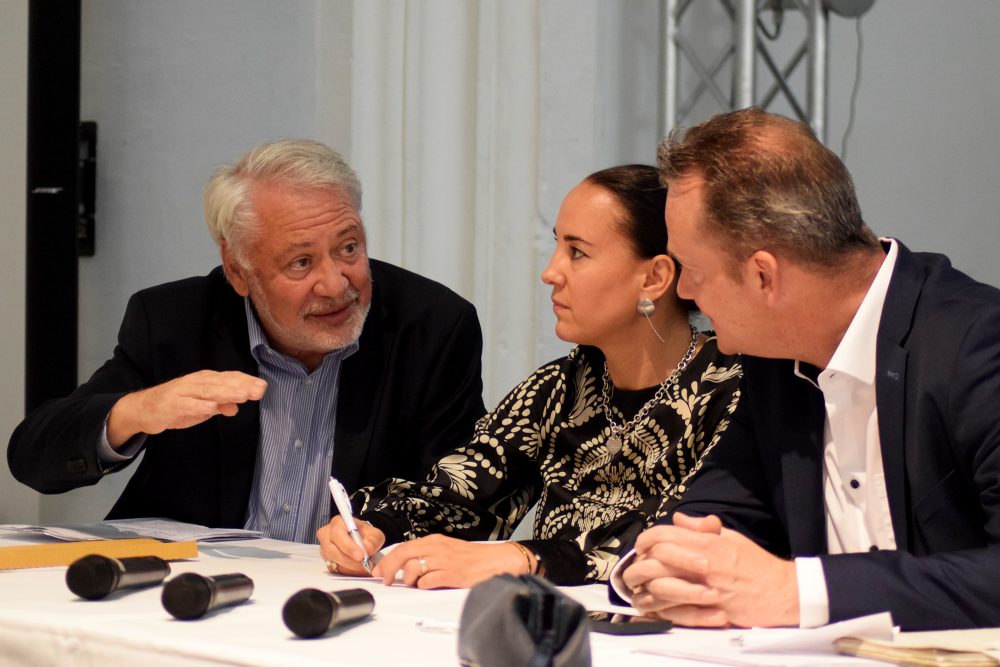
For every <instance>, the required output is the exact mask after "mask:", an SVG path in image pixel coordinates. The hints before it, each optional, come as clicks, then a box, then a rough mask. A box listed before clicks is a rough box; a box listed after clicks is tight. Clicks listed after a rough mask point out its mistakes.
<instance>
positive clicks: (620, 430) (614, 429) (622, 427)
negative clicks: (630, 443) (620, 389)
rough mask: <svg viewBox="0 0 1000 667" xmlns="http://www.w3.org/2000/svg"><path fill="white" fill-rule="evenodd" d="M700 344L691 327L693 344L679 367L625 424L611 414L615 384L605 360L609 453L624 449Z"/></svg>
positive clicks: (603, 401) (689, 361)
mask: <svg viewBox="0 0 1000 667" xmlns="http://www.w3.org/2000/svg"><path fill="white" fill-rule="evenodd" d="M697 345H698V331H697V330H696V329H695V328H694V327H691V344H690V345H688V349H687V352H685V353H684V356H683V357H681V360H680V361H679V362H677V367H676V368H674V370H673V372H672V373H671V374H670V375H668V376H667V379H665V380H664V381H663V382H661V383H660V388H659V389H657V390H656V393H655V394H653V398H651V399H649V400H648V401H646V403H645V405H643V406H642V407H641V408H639V411H638V412H637V413H635V417H632V419H630V420H629V421H627V422H625V423H624V424H619V423H618V422H616V421H615V419H614V417H612V416H611V394H612V392H613V391H614V385H612V384H611V378H610V377H609V375H608V362H607V360H605V361H604V387H603V389H602V391H601V402H602V407H603V408H604V415H605V417H607V419H608V426H610V427H611V436H610V437H609V438H608V443H607V447H608V453H609V454H610V455H611V456H615V455H617V454H618V452H620V451H621V450H622V443H624V442H625V438H627V437H630V436H631V435H632V432H633V431H634V430H635V427H636V426H638V424H639V422H641V421H642V420H643V419H645V418H646V415H647V414H649V411H650V410H652V409H653V406H654V405H656V404H657V403H659V402H660V401H661V400H662V399H663V397H664V395H665V394H666V393H667V389H669V388H670V386H671V385H674V384H677V379H678V378H679V377H680V376H681V373H683V372H684V369H685V368H687V367H688V364H689V363H691V357H693V356H694V348H695V347H696V346H697Z"/></svg>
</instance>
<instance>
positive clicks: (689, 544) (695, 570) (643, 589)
mask: <svg viewBox="0 0 1000 667" xmlns="http://www.w3.org/2000/svg"><path fill="white" fill-rule="evenodd" d="M635 548H636V555H637V558H636V561H635V562H634V563H633V564H632V565H631V566H629V567H628V568H627V569H626V570H625V572H624V577H623V578H624V582H625V585H626V586H628V587H629V589H630V590H632V591H633V596H632V604H633V605H634V606H635V607H636V608H637V609H639V610H640V611H642V612H644V613H646V614H650V615H655V616H659V617H661V618H668V619H670V620H672V621H674V622H675V623H677V624H679V625H689V626H726V625H736V626H741V627H750V626H781V625H792V626H794V625H798V623H799V599H798V581H797V579H796V572H795V564H794V563H793V562H792V561H788V560H783V559H781V558H778V557H777V556H774V555H772V554H770V553H768V552H767V551H765V550H764V549H762V548H761V547H759V546H758V545H757V544H755V543H754V542H752V541H751V540H749V539H747V538H746V537H744V536H743V535H741V534H739V533H737V532H736V531H733V530H729V529H727V528H722V524H721V522H720V521H719V519H718V518H717V517H714V516H709V517H705V518H695V517H689V516H685V515H684V514H680V513H677V514H675V515H674V525H672V526H654V527H653V528H650V529H649V530H647V531H645V532H644V533H642V534H641V535H640V536H639V538H638V540H636V545H635Z"/></svg>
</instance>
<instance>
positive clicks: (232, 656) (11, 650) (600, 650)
mask: <svg viewBox="0 0 1000 667" xmlns="http://www.w3.org/2000/svg"><path fill="white" fill-rule="evenodd" d="M40 541H50V538H42V537H25V536H23V535H14V534H12V533H8V532H7V531H3V530H0V545H5V544H25V543H34V542H40ZM199 552H200V556H199V559H198V560H197V561H178V562H174V563H171V576H176V575H177V574H180V573H183V572H197V573H199V574H202V575H213V574H225V573H230V572H241V573H243V574H246V575H247V576H249V577H250V578H251V579H253V581H254V593H253V596H252V597H251V599H250V600H249V601H247V602H246V603H244V604H242V605H239V606H236V607H231V608H228V609H224V610H220V611H217V612H213V613H212V614H209V615H208V616H206V617H205V618H203V619H200V620H195V621H178V620H175V619H173V618H172V617H171V616H170V615H169V614H167V612H166V611H164V609H163V606H162V604H161V603H160V595H161V592H162V587H159V586H157V587H152V588H148V589H142V590H136V591H131V592H122V593H117V594H114V595H112V596H111V597H109V598H107V599H105V600H99V601H87V600H81V599H79V598H77V597H76V596H74V595H73V594H72V593H71V592H70V591H69V589H67V587H66V582H65V573H66V568H65V567H57V568H40V569H29V570H10V571H0V666H2V667H6V666H7V665H11V666H13V665H17V666H18V667H23V666H25V665H59V666H66V665H87V666H94V667H97V666H100V667H106V666H108V665H141V666H143V667H160V666H163V667H168V666H169V667H174V666H177V665H184V666H189V665H206V666H208V665H212V666H219V665H248V666H274V667H279V666H280V667H286V666H288V665H302V666H310V665H324V666H329V665H344V666H357V667H387V666H390V665H391V666H396V665H414V666H417V667H420V666H424V665H426V666H428V667H430V666H434V667H440V666H441V665H457V664H458V652H457V634H456V633H455V632H454V630H451V631H448V630H445V631H440V630H439V631H428V630H425V629H421V627H420V626H419V625H418V624H419V622H420V621H430V622H433V623H434V624H438V625H444V626H448V625H451V626H455V625H457V622H458V619H459V615H460V613H461V609H462V604H463V602H464V600H465V596H466V594H467V591H464V590H442V591H421V590H416V589H412V588H407V587H404V586H398V585H397V586H391V587H386V586H384V585H382V584H381V582H375V581H373V580H369V579H356V578H346V577H336V576H333V575H330V574H328V573H327V572H326V570H325V568H324V566H323V562H322V561H321V560H320V558H319V549H318V547H316V546H310V545H302V544H293V543H289V542H279V541H276V540H266V539H261V540H240V541H233V542H217V543H202V544H200V545H199ZM353 587H362V588H366V589H368V590H370V591H371V592H372V594H373V595H374V596H375V614H374V616H373V617H372V618H371V619H370V620H368V621H364V622H361V623H358V624H354V625H349V626H346V627H344V628H342V629H339V630H334V631H332V632H330V633H328V634H326V635H324V636H322V637H320V638H317V639H299V638H297V637H295V636H294V635H293V634H292V633H291V632H290V631H289V630H288V629H287V628H286V627H285V625H284V623H283V622H282V619H281V609H282V607H283V605H284V603H285V601H286V600H287V599H288V597H289V596H291V595H292V594H293V593H295V592H296V591H298V590H300V589H302V588H319V589H321V590H328V591H330V590H337V589H342V588H353ZM564 590H566V591H567V592H568V593H570V594H571V595H572V596H573V597H576V598H577V599H578V600H580V601H581V602H583V603H584V604H585V605H586V606H588V607H589V608H597V607H601V606H606V605H607V593H606V588H605V586H603V585H593V586H583V587H569V588H566V589H564ZM732 632H735V631H722V632H713V631H696V630H676V629H675V630H674V631H673V632H671V633H670V634H668V635H657V636H644V637H612V636H607V635H598V634H592V635H591V651H592V654H593V663H594V665H595V666H597V667H602V666H608V667H623V666H624V665H629V666H630V667H631V666H635V667H644V666H646V665H650V666H652V665H697V664H704V663H702V662H693V661H689V660H682V659H679V658H676V657H664V656H656V655H650V654H648V653H643V652H636V651H637V649H640V648H642V647H644V646H645V647H649V646H650V645H651V643H652V644H653V645H666V644H667V643H671V642H673V643H678V642H679V643H683V644H685V645H691V644H692V642H695V643H696V642H705V641H706V640H707V641H709V642H711V644H713V645H721V644H724V643H726V642H728V641H729V639H730V636H731V633H732ZM833 660H834V661H835V664H842V663H840V660H843V659H842V658H841V659H837V658H833ZM824 662H825V661H824V660H823V659H819V660H814V661H813V662H812V663H811V664H812V665H813V666H815V665H819V664H823V663H824ZM788 664H790V663H788ZM856 664H860V662H859V663H856Z"/></svg>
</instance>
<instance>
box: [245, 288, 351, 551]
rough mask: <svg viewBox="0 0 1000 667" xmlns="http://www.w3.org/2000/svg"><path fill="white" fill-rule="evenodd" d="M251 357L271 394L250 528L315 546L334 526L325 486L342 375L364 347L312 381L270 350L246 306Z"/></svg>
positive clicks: (336, 359)
mask: <svg viewBox="0 0 1000 667" xmlns="http://www.w3.org/2000/svg"><path fill="white" fill-rule="evenodd" d="M244 305H245V306H246V312H247V329H248V331H249V334H250V353H251V354H252V355H253V358H254V359H255V360H256V361H257V366H258V369H259V371H260V376H261V377H262V378H263V379H264V380H266V381H267V391H265V392H264V397H263V399H261V402H260V440H259V441H258V444H257V465H256V468H255V470H254V477H253V486H252V488H251V490H250V503H249V505H248V507H247V518H246V524H245V527H246V528H249V529H251V530H259V531H262V532H263V533H264V536H265V537H271V538H274V539H278V540H288V541H291V542H307V543H312V544H315V543H316V530H317V529H318V528H319V527H320V526H322V525H325V524H326V522H327V521H329V520H330V491H329V489H328V487H327V481H328V480H329V478H330V471H331V468H332V466H333V446H334V443H333V435H334V433H335V427H336V424H337V392H338V390H339V388H340V368H341V364H342V362H343V361H344V359H346V358H347V357H349V356H351V355H352V354H354V353H355V352H356V351H357V349H358V343H357V342H355V343H352V344H351V345H348V346H347V347H345V348H341V349H339V350H334V351H333V352H331V353H329V354H327V355H326V356H325V357H324V358H323V362H322V363H321V364H320V365H319V367H317V368H316V370H314V371H313V372H312V373H310V372H308V371H307V370H306V367H305V366H304V365H303V364H302V362H300V361H299V360H297V359H294V358H292V357H290V356H288V355H286V354H282V353H281V352H278V351H277V350H275V349H274V348H272V347H271V345H270V343H269V342H268V340H267V336H265V335H264V331H263V329H261V326H260V322H258V321H257V316H256V314H255V313H254V311H253V308H252V307H251V305H250V300H249V299H244Z"/></svg>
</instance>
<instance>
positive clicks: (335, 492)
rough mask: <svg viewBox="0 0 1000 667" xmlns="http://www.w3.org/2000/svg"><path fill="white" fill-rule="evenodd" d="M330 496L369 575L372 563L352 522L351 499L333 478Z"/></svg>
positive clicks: (355, 524) (356, 526) (341, 485)
mask: <svg viewBox="0 0 1000 667" xmlns="http://www.w3.org/2000/svg"><path fill="white" fill-rule="evenodd" d="M330 495H332V496H333V503H334V504H335V505H336V506H337V511H338V512H340V517H341V518H342V519H343V520H344V525H345V526H347V534H348V535H350V536H351V539H352V540H354V543H355V544H357V545H358V546H359V547H361V553H363V554H364V555H365V557H364V558H362V559H361V564H362V565H363V566H364V568H365V572H367V573H368V574H371V573H372V562H371V559H370V558H368V552H367V551H365V542H364V540H362V539H361V532H360V531H359V530H358V524H357V523H355V522H354V514H353V513H352V512H351V499H350V498H348V496H347V489H345V488H344V485H343V484H341V483H340V482H339V481H337V479H336V478H335V477H331V478H330Z"/></svg>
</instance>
